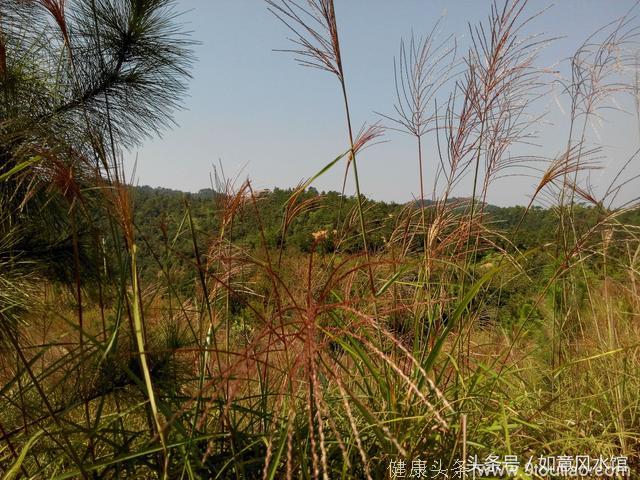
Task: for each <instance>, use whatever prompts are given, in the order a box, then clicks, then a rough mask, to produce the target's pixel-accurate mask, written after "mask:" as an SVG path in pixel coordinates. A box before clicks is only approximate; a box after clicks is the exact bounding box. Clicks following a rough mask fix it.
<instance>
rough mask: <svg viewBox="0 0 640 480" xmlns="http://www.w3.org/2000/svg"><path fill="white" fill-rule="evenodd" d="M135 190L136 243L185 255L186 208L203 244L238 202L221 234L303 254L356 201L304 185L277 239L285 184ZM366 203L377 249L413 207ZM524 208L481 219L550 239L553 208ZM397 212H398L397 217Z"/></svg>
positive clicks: (522, 237) (522, 236)
mask: <svg viewBox="0 0 640 480" xmlns="http://www.w3.org/2000/svg"><path fill="white" fill-rule="evenodd" d="M133 193H134V195H133V198H134V214H135V223H136V226H137V232H138V235H139V236H140V237H141V239H142V240H143V242H142V245H143V247H146V248H144V250H147V249H148V248H149V247H151V248H152V249H153V250H154V252H156V253H157V252H162V251H165V250H166V248H168V247H169V248H171V249H172V250H177V251H184V253H185V255H189V254H191V253H193V252H191V250H192V246H191V245H192V242H191V234H192V233H191V229H190V224H189V218H188V216H187V215H186V213H187V211H189V212H190V213H191V218H192V222H193V226H194V231H195V233H196V236H197V238H198V239H199V243H200V245H201V246H202V247H204V246H206V245H207V244H208V243H209V242H210V241H211V239H212V238H213V236H214V235H215V234H216V232H218V231H219V226H220V221H221V218H222V213H223V210H224V209H229V208H236V209H237V213H239V215H237V216H236V218H235V220H234V223H233V224H232V225H229V226H227V232H226V235H227V237H226V238H227V239H232V240H233V241H234V242H235V243H238V244H240V245H244V246H246V247H247V248H249V249H251V248H258V247H262V245H263V236H264V240H265V241H266V243H267V245H268V246H269V247H271V248H277V247H279V246H280V245H282V242H284V246H285V247H286V248H287V249H295V250H296V251H303V252H306V251H309V249H310V248H311V246H312V244H313V235H312V234H313V233H314V232H318V231H324V230H326V231H327V232H329V234H330V232H332V231H333V229H335V228H336V227H337V226H338V225H340V224H341V222H339V217H340V219H345V218H351V216H353V213H354V207H355V198H354V197H343V198H342V201H341V196H340V194H339V193H337V192H326V193H325V192H318V191H317V190H315V189H314V188H310V189H308V190H306V191H305V192H304V193H302V194H301V195H300V196H299V197H298V199H297V203H296V204H297V205H299V206H301V208H300V210H301V211H300V213H298V214H297V215H295V218H293V220H292V221H291V222H290V224H289V226H288V229H287V234H286V236H285V237H284V240H283V236H282V226H283V219H284V215H285V207H284V206H285V205H286V203H287V200H288V199H289V198H290V197H291V195H292V194H293V191H292V190H290V189H286V190H285V189H278V188H276V189H274V190H273V191H261V192H256V193H255V201H253V200H250V199H247V198H245V201H244V202H240V203H241V204H234V206H230V205H229V203H230V202H226V205H225V202H224V201H223V196H222V195H220V194H218V193H216V192H214V191H213V190H211V189H205V190H200V191H199V192H198V193H185V192H181V191H177V190H171V189H166V188H152V187H148V186H142V187H135V188H134V189H133ZM452 202H458V203H459V204H460V205H461V206H460V207H459V208H461V209H463V208H468V204H467V206H465V203H464V202H463V201H462V200H460V199H454V200H452ZM365 206H366V208H365V220H366V223H367V230H368V232H369V242H370V247H371V248H372V249H377V248H380V247H381V246H382V245H383V244H384V242H385V241H388V240H389V238H390V236H391V234H392V232H393V230H394V228H395V227H397V225H398V222H399V218H406V215H407V212H408V210H411V208H410V207H411V204H397V203H386V202H380V201H374V200H369V199H367V200H366V202H365ZM418 206H419V203H415V207H416V208H415V210H417V207H418ZM187 207H188V209H187ZM432 208H433V205H427V208H426V211H427V221H428V216H429V211H430V209H432ZM575 209H576V218H577V219H579V220H580V219H581V220H582V221H583V222H584V223H585V225H586V224H593V221H594V220H595V219H596V218H597V216H598V215H599V212H598V211H597V209H595V208H593V207H585V206H580V205H578V206H577V207H575ZM525 210H526V209H525V207H523V206H513V207H497V206H494V205H485V208H484V221H485V224H486V225H487V226H489V228H491V229H493V230H496V231H499V232H501V233H502V234H504V237H505V240H504V241H507V240H506V239H508V241H511V242H513V243H514V244H515V246H516V247H518V248H519V249H524V250H526V249H528V248H532V247H536V246H538V245H541V244H543V243H547V242H552V241H553V240H554V238H555V234H556V230H557V227H558V220H557V219H558V215H557V212H555V211H554V210H552V209H543V208H540V207H533V208H531V209H529V211H528V212H526V215H525ZM257 213H258V215H257ZM401 215H403V217H400V216H401ZM622 220H623V221H624V222H625V223H631V224H635V225H640V211H638V210H635V211H632V212H627V213H625V214H624V216H623V219H622ZM521 221H522V223H521V224H520V225H519V227H518V224H519V223H520V222H521ZM351 224H352V229H353V233H354V234H353V235H351V236H349V235H348V236H347V238H348V239H350V240H347V242H349V241H350V242H351V244H347V245H346V247H347V249H348V250H351V251H357V250H359V249H360V248H361V245H360V236H359V235H357V232H358V227H357V221H356V219H355V217H353V221H352V222H351ZM516 227H518V228H516ZM343 246H344V244H343ZM323 248H325V249H326V248H331V247H330V242H327V244H325V245H323ZM147 253H148V252H147ZM149 261H151V259H150V258H146V259H145V261H144V263H147V264H148V262H149Z"/></svg>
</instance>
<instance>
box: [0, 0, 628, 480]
mask: <svg viewBox="0 0 640 480" xmlns="http://www.w3.org/2000/svg"><path fill="white" fill-rule="evenodd" d="M267 3H268V5H269V8H270V9H271V11H272V12H273V13H274V15H275V16H276V17H278V18H279V19H280V20H282V21H283V22H284V23H285V24H287V25H289V26H291V27H292V29H293V35H294V42H295V43H294V47H293V48H294V49H295V50H296V51H297V52H296V53H297V55H298V58H299V59H302V63H303V64H305V65H308V66H314V67H318V68H320V69H321V70H324V71H325V72H328V73H329V74H330V75H331V76H332V78H334V79H336V80H337V84H338V86H339V90H340V91H339V92H338V93H339V94H340V96H341V98H343V99H344V103H345V111H344V113H345V118H346V124H347V131H346V132H345V138H346V139H347V140H348V143H347V145H346V147H345V150H344V152H342V153H341V154H338V156H337V157H336V158H335V159H334V160H333V161H330V162H329V163H327V165H326V166H325V167H324V168H323V169H322V170H320V171H319V172H318V173H316V174H315V175H313V176H311V177H310V178H309V179H308V180H307V181H304V182H303V183H301V184H300V186H299V187H297V188H295V189H289V190H279V189H276V190H274V191H272V192H258V191H255V190H254V189H253V187H252V184H251V182H250V181H246V182H243V183H241V184H235V185H234V184H232V183H231V182H228V181H227V180H226V179H224V178H222V179H216V185H215V190H203V191H201V192H199V193H197V194H184V193H181V192H176V191H172V190H168V189H152V188H149V187H133V186H131V185H128V184H127V183H126V182H125V181H124V172H123V166H122V162H121V158H122V152H123V150H124V149H125V148H129V147H133V146H137V145H139V144H141V142H143V141H144V140H145V139H146V138H148V137H149V136H150V135H153V134H154V133H156V132H158V131H159V130H161V129H162V128H164V127H166V126H167V125H168V124H169V123H170V119H171V113H172V111H173V109H174V108H176V107H178V106H179V105H180V101H181V96H182V94H183V93H184V90H185V86H186V80H187V79H188V75H189V73H188V72H189V67H190V63H191V55H190V53H189V52H190V46H191V43H190V41H189V40H188V37H186V36H185V35H184V34H183V32H182V30H181V29H180V26H179V25H178V24H177V21H178V18H179V17H176V14H175V13H176V12H175V11H174V9H173V6H174V4H173V2H171V1H170V0H74V1H69V2H66V4H65V2H64V1H56V0H39V1H31V2H28V1H22V0H7V1H5V2H3V3H2V4H1V5H0V91H1V94H2V95H1V96H0V114H1V116H0V327H1V328H0V380H1V381H0V474H1V475H2V476H3V477H2V478H3V479H14V478H21V477H23V478H56V479H64V478H193V479H197V478H230V479H243V478H264V479H275V478H309V479H314V480H315V479H319V478H323V479H328V478H345V479H347V478H353V479H359V478H370V479H374V478H375V479H377V478H385V477H389V476H391V475H392V473H393V471H392V470H391V469H390V468H389V467H390V465H391V462H397V461H399V460H403V461H406V462H408V463H407V464H408V465H411V463H412V461H414V460H415V459H422V460H428V461H429V468H431V467H432V465H433V463H434V462H440V465H441V467H442V468H447V469H454V468H460V466H461V465H462V467H463V468H466V467H465V466H466V465H467V461H468V460H469V459H471V458H473V456H474V455H477V456H478V457H480V458H486V456H487V455H490V454H496V455H500V456H501V457H504V455H512V454H516V455H518V456H519V457H520V459H521V460H522V463H521V465H520V469H519V471H518V475H519V476H520V478H540V477H542V478H544V476H543V475H538V474H536V473H532V472H529V471H527V470H526V469H525V462H526V460H527V459H528V458H530V457H534V458H537V457H539V456H544V455H559V454H565V455H589V456H591V457H598V456H605V457H611V456H616V457H618V456H624V457H626V458H627V460H628V464H629V466H630V468H631V471H632V472H634V473H633V475H636V474H637V472H638V471H639V470H638V468H640V465H639V463H640V398H639V397H638V391H640V344H639V343H638V338H640V337H639V334H640V325H639V324H638V319H639V318H640V268H639V264H640V210H639V208H638V203H637V199H635V198H633V197H634V195H633V194H632V195H631V197H632V198H633V199H632V200H631V201H629V202H627V203H624V204H623V203H622V202H621V201H619V200H618V199H617V198H618V197H619V194H620V192H621V191H623V190H625V189H630V190H631V191H633V188H634V187H635V186H637V185H636V183H637V182H635V183H634V181H635V180H637V178H636V176H635V174H634V173H633V172H632V173H629V172H626V169H627V167H628V166H629V165H633V164H632V163H631V162H632V160H633V158H631V159H629V162H627V163H624V164H623V165H620V167H619V173H618V174H617V175H614V176H613V178H614V180H613V183H612V184H611V185H609V186H608V187H606V188H604V189H602V192H604V193H600V194H599V195H597V194H596V193H594V192H593V191H592V190H590V189H589V188H588V186H589V183H588V173H589V171H590V170H591V169H593V168H595V167H596V166H598V165H597V162H596V160H597V157H598V155H600V154H601V152H600V151H599V150H598V148H597V147H594V146H593V145H594V144H593V139H591V138H590V137H589V135H588V133H589V132H590V131H591V130H590V129H589V128H587V127H589V126H590V125H591V122H595V121H596V120H599V116H600V115H601V114H604V113H603V110H604V107H605V106H607V107H608V106H609V104H608V103H606V102H605V101H608V100H610V99H611V98H614V97H615V98H617V97H618V96H627V97H628V96H629V95H631V96H634V95H635V97H634V98H636V99H637V93H638V86H637V68H638V65H637V62H636V58H637V52H638V50H637V43H636V40H637V35H638V29H637V26H636V25H635V24H634V18H633V17H630V16H629V17H625V18H623V19H621V20H619V21H618V22H615V23H613V24H611V25H608V26H607V27H605V28H604V29H603V30H600V31H599V32H597V33H596V35H595V36H592V37H589V39H588V41H587V42H585V44H584V45H583V46H582V47H581V49H580V50H579V51H578V52H576V53H575V55H574V56H573V57H572V58H571V60H570V63H571V78H570V79H568V80H567V83H566V85H565V87H566V88H565V89H564V90H563V95H564V97H563V101H565V102H566V103H567V104H568V105H569V108H568V109H567V110H568V112H569V123H570V125H569V126H568V128H567V132H568V133H567V148H566V150H565V151H562V152H559V154H558V155H557V157H556V158H553V159H551V160H547V162H546V167H545V168H544V169H543V171H541V173H540V178H539V181H538V185H537V187H536V189H535V190H534V191H533V192H531V196H532V203H531V204H530V205H529V206H523V207H508V208H498V207H495V206H492V205H490V204H489V203H488V199H490V198H491V187H492V184H493V181H494V180H495V179H496V178H498V177H499V176H500V175H502V174H503V172H504V170H505V169H507V168H510V169H511V168H513V167H514V164H515V163H517V162H522V163H524V164H525V165H524V166H527V162H529V161H532V160H531V157H526V158H524V157H523V158H520V157H518V158H514V157H512V156H511V155H510V148H511V147H512V146H515V145H518V144H521V143H526V142H527V141H528V139H529V137H528V134H527V132H528V130H529V129H530V128H532V125H533V124H534V123H535V121H536V118H535V116H531V115H528V114H527V112H528V110H527V109H528V108H529V107H530V102H531V101H532V100H533V99H534V98H537V97H538V96H539V95H543V94H544V91H540V89H541V88H542V87H543V86H544V81H543V80H544V75H543V72H542V71H541V70H539V69H538V68H536V66H535V65H536V55H537V53H538V51H539V49H540V48H542V47H543V46H544V42H539V41H538V40H537V39H532V38H528V37H526V36H523V34H522V31H521V27H522V25H523V24H528V22H529V21H533V20H535V18H534V19H530V18H528V17H527V16H526V15H527V13H526V12H527V9H526V2H525V1H523V0H510V1H507V2H505V3H504V4H497V3H496V4H494V5H493V7H492V9H491V13H490V15H489V17H488V19H487V20H486V21H485V22H484V23H483V24H482V25H481V26H480V27H478V28H473V29H471V37H472V41H471V42H470V45H469V46H468V50H467V51H466V52H464V53H463V54H462V55H459V56H457V55H458V52H457V50H456V49H453V48H450V47H449V46H447V43H446V42H444V43H439V42H436V41H435V40H434V39H433V38H432V37H431V36H427V37H425V39H422V40H418V39H414V38H412V39H411V40H410V41H408V42H406V43H403V45H402V47H401V50H400V54H399V57H398V60H397V64H398V68H397V70H396V72H395V73H396V88H397V93H398V95H397V101H398V103H397V105H396V106H395V109H394V111H395V114H396V116H389V117H386V116H383V118H384V120H385V123H388V125H387V127H389V128H397V129H399V130H401V131H404V132H405V133H407V134H408V135H410V136H411V137H412V138H413V139H414V140H415V141H416V161H417V168H416V170H417V171H419V172H420V173H421V175H420V176H419V182H418V183H419V189H420V197H419V199H418V200H416V201H412V202H409V203H407V204H403V205H399V204H387V203H384V202H377V201H373V200H370V199H367V198H366V197H365V195H364V194H363V191H365V190H364V188H363V189H362V191H361V187H364V186H361V185H360V181H359V177H358V168H360V167H359V165H360V164H359V163H358V160H359V159H360V158H361V156H362V155H364V154H365V153H366V152H364V148H365V147H366V146H369V145H371V143H372V142H375V140H376V139H377V138H379V137H380V136H381V135H382V134H383V133H384V131H383V128H382V126H381V125H380V124H374V125H373V126H369V127H366V128H363V130H362V131H361V132H359V133H358V134H355V132H354V131H353V130H352V128H351V118H350V114H349V103H348V91H349V89H348V83H347V78H346V76H345V73H344V69H343V65H342V61H343V59H342V56H341V54H340V39H339V29H338V23H337V21H336V18H335V12H334V7H333V1H331V0H311V1H310V2H308V3H303V2H301V3H296V2H293V1H290V0H281V1H275V0H273V1H271V0H269V1H267ZM445 87H451V88H452V91H451V92H442V93H441V92H440V90H445V89H446V88H445ZM542 90H544V89H542ZM443 94H444V97H443V98H444V101H443V100H440V101H439V102H436V101H435V100H436V98H441V97H438V96H439V95H443ZM428 134H433V135H435V136H436V137H437V139H438V140H439V142H438V145H439V147H440V150H439V152H438V157H437V160H438V162H439V164H440V167H439V170H438V175H437V176H436V179H435V181H436V185H434V188H433V192H435V193H434V195H433V196H432V197H431V198H427V197H426V196H425V193H424V192H425V186H424V184H423V181H424V180H423V175H422V171H423V162H425V161H426V159H425V158H423V154H424V152H423V149H422V140H423V137H424V136H425V135H428ZM540 160H541V159H536V161H540ZM343 166H345V167H346V174H345V181H353V185H354V187H355V192H356V194H355V195H354V196H351V197H348V196H344V195H342V194H340V193H337V192H328V193H324V192H323V193H319V192H318V191H317V190H315V189H314V187H313V182H314V181H315V180H316V179H317V178H318V176H320V175H322V174H323V173H324V172H326V171H327V170H328V169H331V168H341V167H343ZM509 171H511V170H509ZM311 173H313V172H311ZM462 179H467V180H470V185H471V189H472V190H471V192H469V197H468V198H464V199H462V198H455V197H454V196H453V193H452V192H453V191H454V187H456V185H459V184H460V182H461V180H462ZM541 198H544V201H545V204H547V205H548V207H547V208H541V207H536V206H533V205H534V204H535V203H536V202H535V201H536V200H540V199H541ZM625 198H626V197H625ZM461 462H462V463H461ZM469 463H470V461H469ZM407 471H410V468H409V467H407ZM451 471H452V470H451ZM469 476H471V473H469Z"/></svg>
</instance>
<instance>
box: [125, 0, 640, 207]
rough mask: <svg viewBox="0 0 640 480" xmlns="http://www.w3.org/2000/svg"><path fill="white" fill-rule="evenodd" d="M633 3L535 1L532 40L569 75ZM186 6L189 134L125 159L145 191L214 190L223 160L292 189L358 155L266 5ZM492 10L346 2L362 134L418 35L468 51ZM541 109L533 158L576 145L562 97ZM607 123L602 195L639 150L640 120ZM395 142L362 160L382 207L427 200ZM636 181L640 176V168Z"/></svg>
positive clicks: (519, 194)
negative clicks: (580, 55) (577, 58)
mask: <svg viewBox="0 0 640 480" xmlns="http://www.w3.org/2000/svg"><path fill="white" fill-rule="evenodd" d="M633 3H634V2H632V1H624V0H597V1H596V0H558V1H557V4H555V5H552V4H550V3H549V2H547V1H546V0H545V1H543V0H531V1H530V2H529V4H528V7H527V8H528V12H529V13H531V14H533V13H536V12H537V11H539V10H541V9H543V8H546V7H549V10H548V11H547V12H546V13H545V14H544V15H543V16H542V17H540V18H538V19H536V20H535V21H533V22H532V23H531V24H530V26H529V27H528V30H527V31H528V32H529V33H542V34H545V35H547V36H548V37H562V38H560V39H558V40H556V41H554V42H553V44H552V45H551V46H549V47H548V48H547V49H546V50H545V51H544V53H543V54H542V55H541V56H540V60H539V64H540V66H546V67H552V66H553V67H554V68H558V66H557V65H555V63H556V62H558V61H560V60H562V59H566V58H567V57H568V56H569V55H571V53H572V52H573V51H574V50H575V48H576V47H577V46H579V45H580V44H581V43H582V42H583V41H584V40H585V39H586V37H587V36H588V35H589V34H590V33H592V32H593V31H594V30H596V29H597V28H598V27H600V26H602V25H604V24H606V23H608V22H609V21H612V20H614V19H616V17H619V16H621V15H623V14H624V13H626V12H627V11H628V10H629V8H630V7H632V5H633ZM177 6H178V9H179V10H183V11H185V13H184V15H183V16H182V17H181V20H182V21H183V22H184V23H185V28H186V29H188V30H190V31H192V37H193V39H195V40H197V41H199V42H200V44H199V45H197V46H196V47H195V55H196V57H197V63H196V64H195V66H194V69H193V79H192V80H191V82H190V88H189V97H188V98H187V99H186V100H185V107H186V108H185V110H184V111H180V112H178V113H177V114H176V117H175V120H176V122H177V124H178V126H177V127H175V128H174V129H173V130H170V131H167V132H165V133H164V134H163V136H162V138H156V139H153V140H150V141H147V142H146V143H145V144H144V145H143V146H142V147H140V148H139V149H138V150H137V151H132V152H128V153H127V154H126V159H127V165H128V167H129V168H130V169H131V168H132V166H133V159H134V158H136V156H137V170H136V183H138V184H140V185H151V186H163V187H168V188H174V189H180V190H185V191H197V190H199V189H201V188H207V187H209V186H210V181H209V174H210V173H211V172H212V170H213V167H212V165H213V164H217V163H218V161H219V159H220V161H221V162H222V165H223V167H224V170H225V174H226V176H227V177H234V176H236V175H239V176H240V178H241V179H244V178H246V177H249V178H251V179H252V180H253V182H254V185H255V186H256V188H273V187H275V186H277V187H289V186H294V185H296V184H297V183H298V182H299V181H300V180H301V179H303V178H308V177H310V176H311V175H313V174H314V173H315V172H317V171H318V170H319V169H320V168H321V167H322V166H323V165H325V164H326V163H328V162H329V161H330V160H331V159H333V158H334V157H335V156H336V155H337V154H338V153H340V152H342V151H344V150H345V149H346V148H347V138H346V135H345V128H344V127H345V123H344V112H343V106H342V103H341V96H340V93H339V90H338V84H337V81H336V79H335V78H334V77H332V76H331V75H330V74H328V73H324V72H320V71H316V70H312V69H308V68H303V67H300V66H298V65H297V64H296V63H295V62H294V60H293V58H292V57H291V56H290V55H288V54H285V53H280V52H275V51H274V49H278V48H288V47H289V46H290V44H289V43H288V42H287V40H286V37H287V35H288V31H287V29H286V27H285V26H284V25H282V24H281V23H280V22H279V21H278V20H277V19H275V18H274V17H273V16H272V15H271V14H270V13H269V12H268V11H267V7H266V4H265V3H264V2H263V1H261V0H180V1H178V2H177ZM489 6H490V2H489V1H488V0H455V1H453V0H450V1H444V0H336V9H337V12H336V14H337V17H338V27H339V29H340V35H341V44H342V50H343V62H344V65H345V69H346V81H347V86H348V89H349V94H350V100H351V103H352V105H351V108H352V113H353V118H354V123H355V125H357V126H359V125H361V124H362V123H363V122H365V121H367V122H372V121H376V120H379V117H377V116H376V114H375V113H374V112H391V111H392V108H393V101H394V83H393V57H394V55H397V52H398V47H399V41H400V38H401V37H402V36H405V37H406V36H407V35H408V34H410V33H411V31H412V30H413V31H414V32H415V33H416V34H418V35H419V34H425V33H428V32H429V31H430V30H431V28H432V27H433V25H434V23H435V22H436V21H437V20H438V19H439V18H440V17H443V20H442V33H441V35H440V36H441V38H445V37H446V35H448V34H449V33H454V34H456V36H457V37H458V38H459V45H460V46H461V48H462V49H464V46H465V45H466V42H467V41H468V34H467V32H468V30H467V23H468V22H472V23H476V22H477V21H479V20H480V19H484V18H486V16H487V15H488V13H489ZM639 10H640V9H639ZM638 13H640V11H639V12H638ZM629 105H632V103H631V102H629ZM536 108H537V109H539V111H543V110H548V111H549V116H548V121H549V122H550V124H549V125H541V132H540V136H539V139H538V143H539V144H540V145H541V146H540V147H537V148H536V147H530V150H529V151H527V153H531V154H537V155H548V156H550V155H554V154H556V153H558V152H559V151H560V149H561V148H562V145H563V144H566V136H567V132H568V127H567V124H566V122H563V121H562V113H561V111H560V110H559V108H558V106H557V104H556V102H555V101H553V97H552V96H549V98H547V100H545V102H544V103H543V104H541V105H538V106H537V107H536ZM632 113H633V112H632ZM608 120H609V121H608V123H607V122H606V121H605V122H604V123H603V124H602V125H601V126H600V127H599V128H598V131H597V134H598V135H600V136H601V141H602V143H604V144H606V145H608V147H607V154H608V160H607V161H606V163H607V169H605V170H603V171H602V172H600V173H597V174H596V175H595V176H594V177H593V179H592V181H593V183H594V184H596V185H598V184H604V183H606V182H608V180H609V179H610V178H612V175H613V172H614V170H615V169H616V164H620V163H621V162H623V161H624V160H626V158H627V157H628V155H629V154H630V153H631V152H632V151H633V150H634V149H635V148H637V144H638V125H637V121H636V117H635V114H633V115H627V116H621V115H617V116H615V118H609V119H608ZM595 135H596V134H594V133H592V134H591V139H592V140H596V139H597V137H596V136H595ZM385 140H387V142H385V143H382V144H380V145H376V146H374V147H372V148H371V149H368V150H366V151H365V152H364V153H363V154H362V156H361V157H360V159H359V166H360V170H361V172H362V173H361V177H362V178H361V184H362V190H363V193H364V194H365V195H367V196H369V197H372V198H375V199H380V200H394V201H399V202H404V201H408V200H410V199H411V198H412V197H414V196H417V194H418V191H419V183H418V178H417V164H416V161H415V150H414V146H413V142H412V140H411V138H410V137H408V136H406V135H401V134H398V133H393V132H389V133H387V134H386V135H385ZM427 144H428V145H427V147H426V163H427V170H426V173H425V185H427V186H429V187H430V186H431V184H432V175H433V168H432V167H433V164H434V162H436V161H437V159H436V157H435V156H434V155H435V146H434V145H433V142H432V141H427ZM634 170H635V172H634V173H638V172H640V168H639V166H638V163H635V167H634ZM343 172H344V169H343V167H340V168H337V169H335V170H334V172H332V173H330V174H328V175H327V176H325V177H322V178H321V179H319V181H318V182H317V183H316V187H317V188H318V189H319V190H340V188H341V184H342V181H341V180H342V174H343ZM513 173H517V172H513ZM349 183H351V182H349ZM534 183H536V182H535V180H533V179H531V178H528V177H508V178H506V179H504V180H502V181H500V182H498V183H496V184H495V186H494V188H493V190H492V191H490V195H489V201H490V202H492V203H495V204H500V205H509V204H522V203H526V202H528V199H529V197H528V195H529V194H530V193H531V192H532V186H533V185H534ZM427 190H429V191H430V188H427ZM456 193H457V194H458V195H465V194H467V195H468V194H469V192H465V191H458V192H456ZM634 193H635V192H634Z"/></svg>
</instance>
